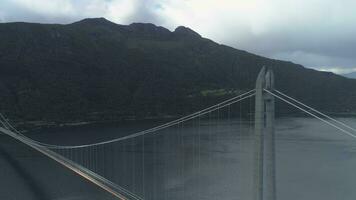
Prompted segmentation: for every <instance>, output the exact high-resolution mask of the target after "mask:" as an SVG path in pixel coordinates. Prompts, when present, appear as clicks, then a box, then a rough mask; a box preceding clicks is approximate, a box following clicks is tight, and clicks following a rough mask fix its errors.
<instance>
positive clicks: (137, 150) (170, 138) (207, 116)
mask: <svg viewBox="0 0 356 200" xmlns="http://www.w3.org/2000/svg"><path fill="white" fill-rule="evenodd" d="M276 100H279V101H281V102H283V103H286V104H288V105H290V106H292V107H294V108H295V109H298V110H299V111H301V112H303V113H305V114H307V115H309V116H310V117H312V118H315V119H317V120H319V121H320V122H322V123H323V124H325V125H327V126H330V127H331V128H333V129H335V133H341V134H343V135H346V136H348V137H351V138H352V139H356V129H355V128H353V127H351V126H350V125H348V124H346V123H344V122H341V121H339V120H337V119H334V118H332V117H330V116H328V115H326V114H324V113H322V112H320V111H318V110H316V109H314V108H312V107H310V106H308V105H306V104H304V103H302V102H301V101H298V100H297V99H295V98H293V97H290V96H288V95H287V94H285V93H283V92H281V91H279V90H278V89H277V88H275V87H274V75H273V71H272V70H271V69H267V68H265V67H263V68H262V69H261V71H260V73H259V75H258V77H257V80H256V87H255V88H254V89H252V90H250V91H247V92H244V93H242V94H240V95H237V96H235V97H233V98H230V99H228V100H225V101H223V102H221V103H218V104H216V105H213V106H211V107H208V108H206V109H203V110H200V111H198V112H194V113H192V114H190V115H187V116H184V117H181V118H179V119H176V120H173V121H170V122H168V123H164V124H162V125H159V126H156V127H153V128H150V129H146V130H143V131H139V132H135V133H132V134H126V135H120V136H116V137H114V138H110V139H108V140H104V141H99V142H95V143H85V144H75V145H72V144H55V143H48V142H44V141H40V140H37V139H33V138H31V137H30V136H28V135H26V134H23V133H21V132H20V131H18V130H17V129H16V128H15V127H14V126H13V125H12V124H11V123H10V121H9V120H8V119H7V118H6V117H4V116H3V115H2V114H1V115H0V123H1V126H2V127H0V132H1V133H3V134H5V135H6V136H7V137H10V138H13V139H14V140H16V141H17V142H19V143H21V144H25V145H27V146H28V147H30V148H32V149H33V150H35V151H37V152H40V153H41V154H43V155H45V156H47V157H48V158H50V159H52V160H53V161H55V162H57V163H58V164H59V165H61V166H64V167H65V168H67V169H68V170H70V171H72V172H74V173H76V174H77V175H79V176H80V177H82V178H83V179H86V180H88V181H90V182H91V183H92V184H93V185H95V186H97V187H99V188H101V189H103V190H104V191H106V192H108V193H109V194H111V195H113V196H114V197H115V198H117V199H125V200H126V199H127V200H131V199H134V200H142V199H154V200H160V199H162V200H163V199H170V200H173V199H252V200H276V199H278V195H277V194H278V192H277V191H278V188H277V184H276V177H277V175H276V169H277V168H278V166H276V144H275V140H276V139H275V101H276ZM251 112H254V115H251ZM222 143H224V144H229V145H230V148H232V149H234V154H232V153H231V152H230V151H229V150H227V149H226V148H225V147H224V145H222ZM223 159H226V160H235V161H236V165H235V166H237V169H233V168H229V167H228V166H222V165H219V163H221V162H222V160H223ZM216 168H219V169H220V170H217V169H216ZM221 169H222V170H221ZM193 175H194V176H195V177H198V178H196V179H194V180H193V179H192V178H191V177H192V176H193ZM204 182H209V184H210V185H209V184H205V185H204ZM225 182H229V183H234V184H233V185H231V184H229V185H227V184H225ZM172 188H173V189H172ZM167 190H170V192H167ZM212 191H214V192H212ZM216 194H219V196H212V195H216ZM208 196H210V197H208Z"/></svg>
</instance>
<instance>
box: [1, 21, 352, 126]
mask: <svg viewBox="0 0 356 200" xmlns="http://www.w3.org/2000/svg"><path fill="white" fill-rule="evenodd" d="M263 65H267V66H272V67H273V68H274V71H275V74H276V87H277V88H279V89H280V90H282V91H287V93H288V94H290V95H291V96H294V97H297V98H299V99H301V100H303V101H305V102H306V103H309V104H311V105H314V106H316V107H317V108H319V109H322V110H326V111H337V112H345V111H354V112H355V111H356V105H355V102H356V80H352V79H347V78H344V77H341V76H337V75H335V74H332V73H326V72H319V71H315V70H311V69H306V68H304V67H302V66H301V65H296V64H293V63H290V62H285V61H278V60H272V59H268V58H264V57H261V56H257V55H253V54H250V53H248V52H245V51H241V50H237V49H233V48H231V47H228V46H224V45H219V44H217V43H215V42H213V41H211V40H209V39H206V38H202V37H201V36H200V35H199V34H198V33H195V32H194V31H192V30H191V29H189V28H186V27H178V28H177V29H176V30H175V31H173V32H171V31H169V30H168V29H165V28H163V27H158V26H155V25H153V24H142V23H134V24H131V25H128V26H124V25H118V24H115V23H112V22H110V21H108V20H106V19H103V18H99V19H84V20H82V21H79V22H76V23H73V24H68V25H57V24H31V23H3V24H0V110H1V111H3V112H5V113H7V114H8V115H9V114H11V116H13V117H17V118H20V119H23V120H43V119H44V120H59V121H61V120H77V119H93V120H96V119H103V118H109V119H119V118H121V117H125V116H138V117H147V116H162V115H171V114H175V115H176V114H184V113H187V112H191V111H193V110H197V109H199V108H203V107H205V106H207V105H210V104H212V103H214V102H217V101H220V100H221V99H225V98H228V97H229V96H233V95H236V94H237V93H239V92H241V91H244V90H249V89H252V88H253V87H254V81H255V78H256V76H257V73H258V71H259V69H260V68H261V66H263Z"/></svg>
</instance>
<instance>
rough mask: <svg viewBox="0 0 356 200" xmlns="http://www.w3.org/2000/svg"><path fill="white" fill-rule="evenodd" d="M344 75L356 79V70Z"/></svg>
mask: <svg viewBox="0 0 356 200" xmlns="http://www.w3.org/2000/svg"><path fill="white" fill-rule="evenodd" d="M343 76H345V77H347V78H353V79H356V72H351V73H348V74H343Z"/></svg>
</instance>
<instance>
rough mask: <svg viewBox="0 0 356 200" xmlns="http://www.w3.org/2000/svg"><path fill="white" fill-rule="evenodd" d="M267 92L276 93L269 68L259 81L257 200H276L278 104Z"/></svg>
mask: <svg viewBox="0 0 356 200" xmlns="http://www.w3.org/2000/svg"><path fill="white" fill-rule="evenodd" d="M264 89H268V90H271V91H273V89H274V74H273V71H272V69H266V67H262V69H261V71H260V73H259V74H258V77H257V80H256V96H255V127H254V128H255V131H254V137H255V138H254V139H255V155H254V157H255V160H254V161H255V163H254V168H255V169H254V180H253V181H254V190H253V192H254V200H276V171H275V135H274V117H275V116H274V115H275V105H274V104H275V101H274V97H273V96H272V95H271V94H269V93H267V92H265V91H264Z"/></svg>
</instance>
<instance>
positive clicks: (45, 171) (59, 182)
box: [0, 133, 115, 200]
mask: <svg viewBox="0 0 356 200" xmlns="http://www.w3.org/2000/svg"><path fill="white" fill-rule="evenodd" d="M0 199H1V200H15V199H16V200H18V199H19V200H52V199H56V200H94V199H95V200H99V199H100V200H113V199H115V198H114V197H113V196H112V195H111V194H109V193H107V192H106V191H104V190H102V189H100V188H99V187H97V186H95V185H94V184H92V183H90V182H89V181H87V180H86V179H83V178H82V177H81V176H79V175H77V174H76V173H74V172H72V171H70V170H68V169H67V168H65V167H63V166H62V165H58V163H57V162H55V161H54V160H51V159H50V158H48V157H46V156H45V155H43V154H42V153H40V152H38V151H36V150H34V149H32V148H30V147H28V146H26V145H25V144H22V143H20V142H19V141H16V140H15V139H13V138H11V137H9V136H7V135H5V134H1V133H0Z"/></svg>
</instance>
